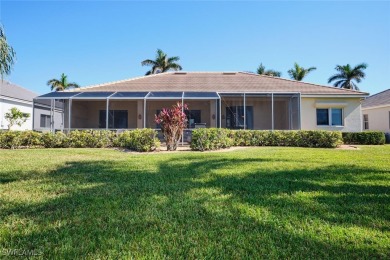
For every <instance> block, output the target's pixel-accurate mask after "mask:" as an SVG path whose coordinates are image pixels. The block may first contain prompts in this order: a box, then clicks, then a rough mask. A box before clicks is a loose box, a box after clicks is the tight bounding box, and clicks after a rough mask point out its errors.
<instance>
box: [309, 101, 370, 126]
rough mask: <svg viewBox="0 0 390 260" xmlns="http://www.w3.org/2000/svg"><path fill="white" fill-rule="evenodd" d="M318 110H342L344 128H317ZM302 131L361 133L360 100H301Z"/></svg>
mask: <svg viewBox="0 0 390 260" xmlns="http://www.w3.org/2000/svg"><path fill="white" fill-rule="evenodd" d="M317 108H342V109H343V116H344V125H343V126H317V114H316V109H317ZM301 129H302V130H332V131H343V132H361V131H362V114H361V100H360V98H311V97H310V98H308V97H302V100H301Z"/></svg>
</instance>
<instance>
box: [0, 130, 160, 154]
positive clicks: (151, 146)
mask: <svg viewBox="0 0 390 260" xmlns="http://www.w3.org/2000/svg"><path fill="white" fill-rule="evenodd" d="M156 136H157V132H156V131H154V130H152V129H139V130H132V131H125V132H123V133H120V134H118V135H117V134H116V133H115V132H112V131H106V130H85V131H78V130H75V131H71V132H70V133H69V134H64V133H62V132H57V133H55V134H53V133H39V132H34V131H1V132H0V148H1V149H19V148H37V147H44V148H68V147H71V148H105V147H113V146H117V147H124V148H128V149H131V150H135V151H140V152H146V151H153V150H155V149H156V148H158V147H159V146H160V142H159V140H158V139H157V138H156Z"/></svg>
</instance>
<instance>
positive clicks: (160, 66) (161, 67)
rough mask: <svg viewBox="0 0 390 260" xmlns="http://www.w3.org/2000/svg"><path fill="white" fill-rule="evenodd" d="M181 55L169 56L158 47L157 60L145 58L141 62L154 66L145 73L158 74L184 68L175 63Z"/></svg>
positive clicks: (143, 64) (144, 64)
mask: <svg viewBox="0 0 390 260" xmlns="http://www.w3.org/2000/svg"><path fill="white" fill-rule="evenodd" d="M179 60H180V57H178V56H173V57H167V54H166V53H164V52H163V51H162V50H161V49H157V53H156V58H155V60H150V59H147V60H144V61H142V62H141V65H142V66H152V69H151V70H150V71H148V72H146V74H145V75H150V74H156V73H159V72H166V71H169V70H171V69H172V70H182V67H181V66H180V65H179V64H177V63H175V61H179Z"/></svg>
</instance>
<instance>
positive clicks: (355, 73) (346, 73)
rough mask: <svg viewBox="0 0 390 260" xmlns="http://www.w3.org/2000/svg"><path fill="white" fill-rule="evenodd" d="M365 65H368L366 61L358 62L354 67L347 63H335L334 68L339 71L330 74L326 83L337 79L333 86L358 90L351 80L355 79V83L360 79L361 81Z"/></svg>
mask: <svg viewBox="0 0 390 260" xmlns="http://www.w3.org/2000/svg"><path fill="white" fill-rule="evenodd" d="M367 67H368V65H367V64H366V63H361V64H358V65H357V66H355V67H354V68H351V66H350V65H349V64H347V65H344V66H341V65H337V66H336V68H335V69H336V70H337V71H338V72H339V73H337V74H334V75H333V76H331V77H330V78H329V79H328V83H331V82H332V81H336V80H337V81H336V82H335V83H334V84H333V86H335V87H339V88H347V89H354V90H359V88H358V86H357V85H356V84H355V83H354V82H353V80H355V81H356V82H357V83H360V81H362V79H364V77H365V76H366V74H365V73H364V71H363V70H365V69H366V68H367Z"/></svg>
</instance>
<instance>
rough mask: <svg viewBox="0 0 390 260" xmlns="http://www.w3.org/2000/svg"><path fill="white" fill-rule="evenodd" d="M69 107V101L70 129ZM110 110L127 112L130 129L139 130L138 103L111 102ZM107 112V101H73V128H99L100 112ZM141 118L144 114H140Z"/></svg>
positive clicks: (66, 117)
mask: <svg viewBox="0 0 390 260" xmlns="http://www.w3.org/2000/svg"><path fill="white" fill-rule="evenodd" d="M68 106H69V101H66V103H65V122H64V123H65V128H68V117H69V115H68ZM109 109H110V110H127V112H128V119H127V120H128V128H137V126H138V125H139V123H138V122H137V118H138V116H137V115H138V114H139V113H138V112H139V111H138V105H137V101H133V100H131V101H128V100H127V101H119V100H110V102H109ZM100 110H106V101H100V100H99V101H91V100H73V101H72V118H71V128H87V129H93V128H99V113H100V112H99V111H100ZM140 114H141V116H142V113H141V112H140Z"/></svg>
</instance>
